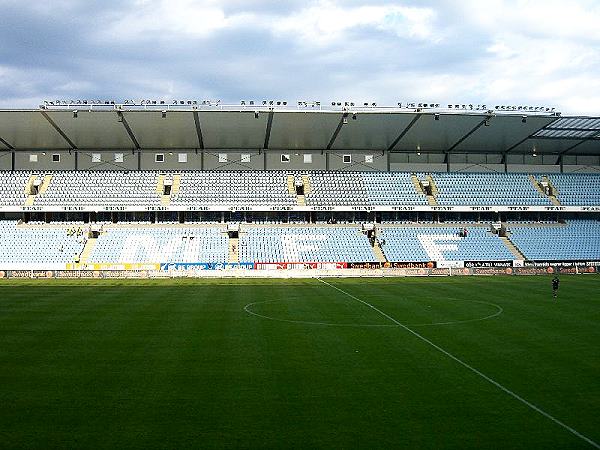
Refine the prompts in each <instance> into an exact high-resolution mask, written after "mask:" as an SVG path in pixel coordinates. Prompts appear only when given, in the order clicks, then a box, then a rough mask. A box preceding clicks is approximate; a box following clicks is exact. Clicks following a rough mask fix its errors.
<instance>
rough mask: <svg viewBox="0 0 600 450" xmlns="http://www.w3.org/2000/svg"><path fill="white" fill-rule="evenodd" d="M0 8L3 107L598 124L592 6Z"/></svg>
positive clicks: (228, 2) (599, 58)
mask: <svg viewBox="0 0 600 450" xmlns="http://www.w3.org/2000/svg"><path fill="white" fill-rule="evenodd" d="M0 8H1V10H2V12H3V21H4V23H8V24H11V25H10V26H5V27H2V28H0V61H2V63H1V64H2V65H1V66H0V106H2V107H15V106H25V105H24V104H25V103H26V102H31V103H29V104H28V105H29V106H30V107H35V106H37V104H38V103H39V102H40V101H41V100H43V99H56V98H72V97H76V98H106V97H112V98H117V99H124V98H148V97H151V98H165V99H170V98H177V97H179V98H196V99H204V98H220V99H222V100H223V101H231V102H236V101H239V100H240V99H255V100H261V99H271V98H272V99H281V100H287V101H290V102H293V101H295V100H297V99H307V100H308V99H313V100H321V101H322V102H324V103H325V102H328V101H331V100H334V99H335V100H338V99H339V100H345V99H348V100H355V101H361V102H362V101H377V102H378V103H379V104H388V105H394V104H396V102H398V101H429V102H439V103H442V104H443V103H446V102H452V103H457V102H461V103H488V104H532V105H536V106H537V105H551V106H557V107H559V108H560V109H562V110H563V112H564V113H571V114H600V86H599V81H597V80H598V77H597V74H598V73H600V53H599V50H598V49H599V48H600V27H598V26H597V23H600V5H599V4H598V3H597V2H596V1H592V0H573V1H571V2H568V3H567V2H563V1H556V0H547V1H545V2H544V3H543V7H541V6H540V4H539V3H537V2H531V1H524V0H488V1H486V2H480V1H477V0H464V1H461V2H453V1H450V0H419V1H417V0H406V1H402V2H389V1H384V0H373V1H361V0H345V1H340V0H308V1H299V0H290V1H285V2H282V1H269V0H204V1H197V0H137V1H133V2H117V1H116V0H107V1H103V2H88V1H84V0H57V1H53V2H51V4H50V3H48V2H21V1H18V0H0ZM32 99H33V100H32Z"/></svg>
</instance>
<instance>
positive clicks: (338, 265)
mask: <svg viewBox="0 0 600 450" xmlns="http://www.w3.org/2000/svg"><path fill="white" fill-rule="evenodd" d="M254 268H255V269H256V270H291V269H300V270H304V269H346V268H348V263H345V262H258V263H255V264H254Z"/></svg>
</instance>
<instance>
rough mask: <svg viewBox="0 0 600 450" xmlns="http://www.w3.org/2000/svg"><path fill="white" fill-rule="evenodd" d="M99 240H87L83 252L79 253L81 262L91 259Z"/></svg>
mask: <svg viewBox="0 0 600 450" xmlns="http://www.w3.org/2000/svg"><path fill="white" fill-rule="evenodd" d="M97 242H98V240H97V239H96V238H88V240H87V242H86V243H85V247H83V250H82V251H81V254H80V255H79V263H80V264H83V263H86V262H88V260H89V259H90V255H91V254H92V252H93V251H94V248H95V247H96V244H97Z"/></svg>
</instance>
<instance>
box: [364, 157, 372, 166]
mask: <svg viewBox="0 0 600 450" xmlns="http://www.w3.org/2000/svg"><path fill="white" fill-rule="evenodd" d="M365 162H366V163H367V164H373V155H365Z"/></svg>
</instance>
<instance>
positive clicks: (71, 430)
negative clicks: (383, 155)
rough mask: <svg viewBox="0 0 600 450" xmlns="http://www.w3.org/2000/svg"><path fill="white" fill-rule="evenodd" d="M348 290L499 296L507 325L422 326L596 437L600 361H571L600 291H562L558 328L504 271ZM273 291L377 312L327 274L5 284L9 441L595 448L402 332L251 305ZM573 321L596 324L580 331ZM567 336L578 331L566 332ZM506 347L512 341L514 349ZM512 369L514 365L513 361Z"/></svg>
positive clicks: (533, 283)
mask: <svg viewBox="0 0 600 450" xmlns="http://www.w3.org/2000/svg"><path fill="white" fill-rule="evenodd" d="M503 280H506V279H503ZM510 280H512V283H514V284H512V283H507V284H506V285H505V289H504V292H507V293H508V295H510V294H511V293H514V292H520V291H528V290H529V291H531V290H536V289H537V286H538V285H539V286H540V287H541V286H544V289H545V290H549V286H546V281H547V282H548V283H549V279H548V278H543V279H539V280H537V279H533V278H532V279H529V278H528V279H520V278H519V279H516V278H510ZM592 280H594V278H588V277H572V278H570V277H569V278H568V279H567V278H566V277H565V278H563V283H564V284H565V285H567V286H568V285H572V286H577V291H578V292H579V294H578V295H580V294H581V293H585V292H587V293H588V297H590V295H591V296H593V294H591V293H593V291H592V290H591V289H592V288H593V287H595V286H597V284H594V283H593V282H592ZM596 280H597V279H596ZM335 283H336V284H337V283H338V281H337V280H336V281H335ZM339 283H341V284H340V286H345V287H342V288H343V289H346V288H348V290H349V291H350V290H351V291H352V292H361V293H364V294H368V293H372V294H373V295H374V299H373V302H377V303H374V304H377V305H380V306H381V307H382V308H383V307H384V306H385V307H393V305H394V304H396V303H397V302H398V298H399V296H405V297H406V298H420V297H425V298H426V301H433V300H435V299H438V301H440V302H444V297H445V296H448V297H452V298H454V299H455V298H459V296H460V295H464V296H466V297H468V298H479V295H480V294H481V293H482V292H483V293H484V294H486V295H494V300H493V301H494V302H497V303H498V304H500V305H501V306H503V307H504V308H505V312H504V313H503V314H502V315H501V316H499V317H498V318H494V319H491V320H486V321H483V322H474V323H470V324H462V325H448V326H443V327H424V328H421V329H419V332H420V333H422V334H424V335H426V336H428V337H429V338H430V339H432V340H434V339H435V342H443V345H444V348H448V349H452V350H453V351H462V352H463V353H460V355H461V357H464V358H465V359H466V358H470V359H466V360H468V361H474V362H473V364H475V361H476V362H477V367H478V368H481V367H482V366H483V367H485V368H486V370H487V369H490V371H489V373H490V374H494V377H496V375H497V374H499V375H498V376H502V377H505V376H506V377H508V379H507V380H503V381H505V382H506V383H507V385H509V386H511V387H513V386H515V385H521V384H522V385H523V386H524V387H526V388H528V390H527V391H526V392H528V395H529V393H530V392H531V391H533V392H534V394H535V395H536V396H541V398H542V400H543V401H544V403H543V405H544V407H549V406H548V405H549V404H550V406H554V405H552V404H551V403H552V402H553V401H555V399H557V398H558V400H556V401H557V403H558V404H559V405H558V409H552V411H553V412H555V413H556V414H557V415H558V414H559V412H560V414H561V415H560V417H561V418H565V419H566V418H567V417H569V419H573V420H574V421H573V422H569V423H572V424H573V426H575V425H576V427H577V429H580V431H582V432H586V431H587V430H590V429H591V430H592V432H591V433H590V436H591V437H592V438H593V437H594V433H597V431H595V423H596V420H595V418H596V417H597V416H598V413H599V412H600V411H599V402H598V396H597V383H595V381H593V376H592V375H596V374H597V373H598V370H597V367H596V366H595V363H594V359H593V358H592V360H591V361H590V362H588V365H587V366H586V365H581V364H580V365H579V366H578V367H576V368H574V367H573V366H572V365H573V361H577V360H578V358H579V357H581V356H582V355H584V354H587V353H586V352H588V351H590V352H591V350H589V349H588V347H591V346H592V345H593V344H594V343H595V344H597V343H598V339H597V337H598V335H597V334H593V332H592V331H591V330H590V329H589V328H588V323H589V324H591V323H593V320H592V319H590V318H589V317H590V316H593V315H594V314H596V313H597V312H598V309H597V306H598V305H597V302H595V301H594V300H587V301H585V302H583V301H581V302H579V301H578V302H575V303H577V304H576V305H574V306H573V307H571V308H569V306H567V305H562V304H560V301H563V299H562V297H561V299H560V301H559V306H558V307H559V308H563V309H564V310H565V311H566V312H564V314H566V315H567V316H568V317H569V318H568V320H566V323H564V324H563V325H562V327H563V328H558V329H554V327H556V326H557V321H556V319H557V317H555V314H556V315H560V314H559V313H558V312H555V313H552V312H551V311H552V310H548V311H546V309H545V308H543V307H542V303H541V302H542V299H541V298H539V299H532V300H529V304H530V305H531V306H530V307H531V308H534V311H531V310H530V307H529V306H528V303H527V301H526V300H521V301H517V300H515V299H513V298H508V297H504V296H503V295H502V291H503V290H502V289H498V285H499V283H500V284H502V283H504V281H501V282H498V281H497V279H495V278H494V279H492V278H490V279H469V280H467V281H463V279H460V281H458V282H457V281H455V279H440V280H437V279H436V280H403V279H398V280H339ZM571 283H572V284H571ZM590 283H591V284H590ZM596 283H597V282H596ZM573 290H575V288H573ZM567 292H568V290H566V291H565V296H566V293H567ZM357 295H358V294H357ZM375 295H376V299H375ZM562 295H563V291H562V290H561V296H562ZM365 298H367V297H366V295H365ZM262 299H270V300H274V302H273V304H274V305H275V304H277V302H279V303H280V306H279V307H280V308H281V309H280V310H278V311H279V312H282V313H285V314H287V316H288V317H293V316H297V317H302V316H303V315H309V316H311V317H314V318H316V319H329V318H331V317H336V316H337V315H338V313H339V316H345V319H354V318H357V319H358V318H360V319H362V320H365V321H367V322H368V321H371V320H373V319H374V317H373V316H372V314H373V312H372V311H369V310H368V309H367V308H364V310H363V309H361V308H360V307H357V308H354V306H352V308H354V309H348V305H347V302H346V299H344V298H343V297H342V296H341V295H339V296H338V295H337V294H336V293H335V292H333V293H332V292H331V289H330V288H328V287H326V286H323V285H321V284H320V283H318V282H317V281H315V280H275V281H271V280H240V281H238V280H214V281H213V280H209V281H207V280H158V281H156V280H148V281H145V280H144V281H143V282H141V283H139V282H138V281H137V280H135V281H129V280H125V281H118V282H114V281H112V280H111V281H105V280H98V281H94V282H93V283H92V284H90V285H88V284H87V283H86V282H82V281H77V280H75V281H68V282H66V283H62V280H61V281H58V280H52V281H51V282H49V283H46V282H40V281H39V280H27V281H26V282H20V281H19V282H17V283H11V284H9V283H6V282H4V281H2V282H0V367H1V368H2V370H1V371H0V404H1V405H3V406H2V409H1V411H0V437H1V443H2V446H3V447H38V448H39V447H44V448H46V447H52V446H54V447H63V448H64V447H115V446H117V447H123V446H128V447H138V448H142V447H143V448H154V447H160V448H165V447H171V448H173V447H176V448H185V447H194V448H197V447H200V446H201V447H207V448H223V447H229V448H231V447H236V448H257V447H263V448H264V447H271V448H273V447H278V448H281V447H302V448H307V447H320V448H325V447H328V448H348V447H354V448H356V447H367V448H389V447H394V448H397V447H409V448H416V447H419V448H494V447H496V448H497V447H498V446H499V445H500V446H503V447H511V448H576V447H578V446H581V444H582V443H583V442H582V441H579V440H577V439H576V438H575V437H571V436H570V435H568V434H567V433H565V432H564V431H563V430H557V429H556V427H555V426H553V425H552V424H550V423H548V421H547V420H546V419H544V418H543V417H536V416H535V415H533V414H531V412H530V411H529V410H526V408H524V407H523V406H522V405H520V404H517V402H515V401H514V400H513V399H511V398H507V396H506V395H505V394H504V393H502V392H500V391H498V389H496V388H495V387H493V386H491V385H489V386H488V385H486V384H485V383H483V382H480V381H479V380H474V379H473V378H472V377H469V376H465V372H464V369H462V368H460V367H457V365H456V363H454V362H453V361H451V360H449V359H448V358H447V357H445V356H444V355H442V354H435V352H432V351H431V349H430V348H428V347H427V346H426V345H425V344H424V343H420V342H418V341H417V342H415V339H413V338H411V337H410V336H404V337H403V336H401V335H400V330H398V329H397V328H393V327H391V328H386V327H383V328H376V329H373V328H370V329H367V328H343V329H341V328H339V327H310V326H302V325H299V324H285V323H278V322H274V321H269V320H265V319H260V318H257V317H253V316H250V315H248V314H247V313H246V312H245V311H244V310H243V307H244V305H246V304H248V303H249V302H251V301H260V300H262ZM303 300H306V301H305V302H304V303H303ZM566 300H567V299H566V298H565V299H564V302H565V303H566ZM537 301H539V302H540V305H539V306H536V305H537V304H536V302H537ZM544 301H545V300H544ZM342 302H346V303H344V307H342ZM452 302H455V303H452ZM412 304H414V306H415V308H416V312H415V311H411V310H406V309H404V310H402V309H400V310H398V312H402V311H404V312H406V313H407V314H413V313H418V314H422V313H423V308H422V307H423V305H420V304H419V303H417V302H413V303H412ZM454 304H456V300H448V301H446V302H445V303H444V305H443V306H444V308H440V311H442V310H444V309H446V310H447V311H449V312H451V311H452V309H451V308H452V305H454ZM358 306H360V305H358ZM404 306H405V305H403V307H404ZM418 308H421V309H418ZM363 314H364V315H363ZM577 315H581V316H586V319H585V320H582V323H583V326H579V327H573V324H575V323H576V322H577V321H576V316H577ZM521 316H524V317H525V318H526V319H523V320H522V321H521V320H519V318H520V317H521ZM507 317H510V318H511V320H510V321H507V319H506V318H507ZM532 320H533V326H534V328H536V329H537V330H538V333H539V332H543V333H542V334H544V333H545V334H549V335H551V334H558V335H559V336H560V337H561V338H562V339H558V338H557V341H558V342H562V346H561V347H560V351H561V352H562V353H564V354H563V356H562V358H564V359H561V358H559V359H558V360H557V361H554V360H549V361H546V360H545V359H546V358H545V355H543V350H544V347H543V346H542V342H543V339H542V338H541V337H539V336H537V335H536V337H535V338H534V337H533V336H529V335H526V334H523V329H522V327H524V326H525V323H526V322H527V321H529V322H532ZM582 327H583V329H582ZM570 335H575V339H574V340H571V339H565V337H568V336H570ZM437 339H440V340H439V341H438V340H437ZM553 342H555V341H553ZM571 343H572V344H573V346H571ZM511 346H513V347H515V348H514V351H509V350H507V349H506V347H511ZM582 348H583V349H584V350H582ZM555 350H557V349H555ZM569 350H570V352H571V354H572V355H573V357H572V358H570V357H569V356H568V351H569ZM537 352H541V353H542V355H543V356H544V357H542V356H540V357H539V358H538V357H537V356H536V355H537ZM457 354H458V353H457ZM525 356H527V358H526V357H525ZM524 359H525V360H526V359H533V361H534V362H537V363H538V364H539V363H540V361H541V364H542V365H541V367H540V371H541V372H546V374H545V377H544V376H542V375H538V376H536V377H534V378H533V381H534V383H535V385H533V383H532V385H531V386H529V385H528V383H527V382H525V381H523V378H527V377H529V378H531V373H530V372H529V366H528V365H524V364H523V363H522V362H521V361H522V360H524ZM510 362H512V371H511V370H509V369H507V368H506V367H505V366H506V365H511V364H510ZM480 363H481V364H482V366H480V365H479V364H480ZM562 364H566V365H567V366H569V367H566V368H563V367H562ZM552 371H554V372H555V373H554V374H552ZM511 372H512V373H511ZM576 372H577V373H576ZM580 372H581V373H580ZM556 373H558V374H559V375H562V374H567V373H571V375H572V376H571V379H572V380H574V384H573V383H571V384H569V383H554V382H552V383H550V384H551V388H549V389H547V391H545V390H544V389H542V388H541V387H540V386H539V385H538V380H540V379H544V378H546V379H547V380H550V381H553V380H555V379H556ZM515 389H516V387H515ZM584 393H585V395H584ZM536 401H537V398H536ZM578 411H580V412H578ZM563 413H564V414H563ZM575 415H576V416H577V417H573V416H575ZM583 444H585V443H583ZM582 448H585V447H582Z"/></svg>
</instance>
